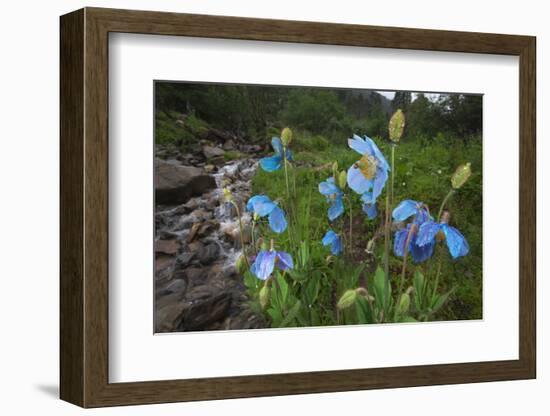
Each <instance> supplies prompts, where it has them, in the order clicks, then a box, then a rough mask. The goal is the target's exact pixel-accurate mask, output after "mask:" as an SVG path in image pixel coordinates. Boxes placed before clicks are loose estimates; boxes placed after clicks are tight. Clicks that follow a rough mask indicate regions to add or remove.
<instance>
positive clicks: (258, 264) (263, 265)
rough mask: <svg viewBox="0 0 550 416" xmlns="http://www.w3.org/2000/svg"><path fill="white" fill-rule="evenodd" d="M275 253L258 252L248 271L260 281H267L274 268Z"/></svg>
mask: <svg viewBox="0 0 550 416" xmlns="http://www.w3.org/2000/svg"><path fill="white" fill-rule="evenodd" d="M275 257H276V253H275V252H274V251H260V253H259V254H258V256H257V257H256V261H255V262H254V264H253V265H252V267H251V268H250V271H251V272H252V273H254V275H255V276H256V277H257V278H258V279H261V280H267V279H268V278H269V276H271V273H273V269H274V267H275Z"/></svg>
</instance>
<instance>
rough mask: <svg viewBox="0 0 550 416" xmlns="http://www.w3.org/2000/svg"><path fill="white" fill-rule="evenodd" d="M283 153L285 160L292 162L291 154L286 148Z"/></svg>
mask: <svg viewBox="0 0 550 416" xmlns="http://www.w3.org/2000/svg"><path fill="white" fill-rule="evenodd" d="M285 153H286V160H288V161H289V162H292V152H291V150H290V149H289V148H288V147H287V148H286V151H285Z"/></svg>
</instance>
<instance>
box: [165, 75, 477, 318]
mask: <svg viewBox="0 0 550 416" xmlns="http://www.w3.org/2000/svg"><path fill="white" fill-rule="evenodd" d="M481 103H482V101H481V97H480V96H474V95H461V94H441V95H424V94H415V95H413V94H411V93H410V92H398V93H397V94H396V95H395V97H394V99H393V100H389V99H387V98H385V97H384V96H383V95H380V94H378V93H376V92H373V91H365V90H340V89H317V88H301V87H300V88H288V87H262V86H238V85H210V84H184V83H157V84H156V113H155V121H156V124H155V126H156V135H155V139H156V142H157V143H159V144H170V145H174V146H177V147H179V148H181V149H182V150H187V149H189V148H191V147H192V146H193V145H194V144H195V143H196V142H197V141H198V140H199V139H202V138H204V136H205V134H206V132H207V131H208V129H209V128H216V129H220V130H225V131H230V132H232V133H233V134H236V135H237V136H238V137H240V138H241V139H243V140H245V141H246V142H247V143H260V144H262V145H267V144H268V143H269V141H270V139H271V137H272V136H279V135H280V132H281V129H282V128H283V127H285V126H290V127H291V128H292V129H293V132H294V134H293V141H292V143H291V145H290V148H291V149H292V152H293V157H294V160H293V162H292V163H290V164H289V165H288V170H289V178H290V181H289V182H287V179H288V178H287V177H286V176H285V170H284V169H280V170H277V171H275V172H269V173H268V172H265V171H263V170H261V169H259V170H258V172H257V174H256V175H255V177H254V178H253V183H252V187H253V193H254V194H266V195H268V196H269V197H270V198H271V199H273V200H277V201H278V202H279V203H280V205H281V206H282V207H283V208H284V210H285V211H286V213H287V217H288V220H289V228H290V229H291V230H292V232H291V233H290V232H284V233H282V234H276V233H274V232H273V231H271V229H270V228H269V227H268V226H267V224H265V222H262V223H259V224H258V225H257V227H256V229H255V231H256V233H257V236H258V241H257V243H258V244H257V247H255V248H254V249H253V250H254V252H256V251H257V250H258V249H259V247H260V246H261V245H262V244H263V245H264V247H265V246H266V245H267V246H268V245H269V244H270V241H271V240H272V239H273V240H274V241H276V249H277V250H283V251H288V252H290V253H292V255H293V258H294V263H295V264H296V265H297V267H295V270H293V271H289V272H285V273H281V272H275V273H274V276H273V279H269V281H272V282H271V283H270V284H269V285H264V283H263V282H262V281H261V280H258V279H257V278H256V277H255V276H254V275H253V274H252V273H250V272H245V273H244V282H245V284H246V286H247V287H248V289H249V294H250V296H251V299H252V305H253V307H254V308H256V309H257V310H258V312H262V313H264V314H266V316H267V318H268V319H269V320H270V322H271V325H272V326H300V325H329V324H334V323H358V322H359V323H365V322H379V321H380V316H372V311H376V313H377V314H379V312H380V311H381V310H384V309H387V307H388V305H384V302H385V301H387V299H388V298H391V299H392V300H391V301H390V302H394V301H393V299H399V301H395V303H394V304H392V305H391V306H392V308H393V309H392V311H395V314H396V315H395V317H394V318H395V319H396V320H399V319H401V320H409V319H411V320H412V317H413V316H414V317H415V319H417V320H428V319H429V320H448V319H479V318H481V316H482V296H481V294H482V139H481V125H482V124H481V108H482V106H481ZM397 109H402V110H403V112H404V113H405V116H406V127H405V130H404V133H403V136H402V137H401V140H400V141H399V144H398V145H396V147H395V169H394V175H395V177H394V187H393V208H394V207H395V206H396V205H397V203H399V201H402V200H404V199H414V200H417V201H421V202H423V203H424V204H426V205H427V206H428V207H429V209H430V212H431V213H432V215H434V216H435V214H436V213H437V210H438V208H439V206H440V204H441V202H442V200H443V199H444V198H445V196H446V195H447V193H448V192H449V189H450V178H451V176H452V174H453V172H454V171H455V169H456V167H457V166H459V165H461V164H464V163H466V162H470V163H471V169H472V172H473V173H472V176H471V177H470V178H469V180H468V181H467V182H466V184H465V185H464V186H463V187H462V188H461V189H460V191H459V192H455V193H454V194H453V195H452V197H451V198H450V199H449V201H448V203H447V205H446V209H447V210H448V211H449V212H450V215H451V222H452V224H453V226H455V227H457V228H458V229H459V230H461V232H462V233H463V234H464V236H465V237H466V239H467V240H468V243H469V245H470V252H469V254H468V255H467V256H465V257H461V258H459V259H458V260H452V259H451V257H450V256H449V255H448V252H446V251H444V250H436V252H435V254H434V256H433V261H429V262H425V263H420V264H415V263H413V262H410V263H409V265H408V268H407V273H406V281H405V288H406V289H407V288H409V287H410V288H411V289H410V291H409V290H407V292H406V293H401V292H400V290H399V279H400V273H401V267H402V258H398V257H395V256H394V255H393V252H392V254H391V255H390V256H389V258H388V262H389V269H390V275H391V278H390V283H389V285H387V286H386V285H385V284H384V280H385V278H384V276H385V273H384V271H383V269H384V261H383V260H384V252H385V251H384V230H383V227H384V216H385V200H386V192H387V191H388V186H386V187H385V189H384V191H383V192H382V194H381V195H380V197H379V198H378V201H377V208H378V216H377V217H376V218H375V219H373V220H369V219H367V217H366V216H365V215H364V214H363V212H362V210H361V204H360V202H359V195H356V194H353V193H350V194H349V196H348V197H349V198H350V199H351V202H353V204H349V203H348V202H349V201H347V202H346V203H345V206H346V212H345V214H344V215H343V216H342V217H341V218H339V219H338V222H337V227H340V228H343V227H348V224H349V223H350V219H351V223H352V226H353V230H354V231H353V236H354V237H353V242H352V246H353V247H352V249H351V250H349V251H348V252H347V253H346V254H345V255H344V256H333V255H331V254H330V251H329V250H328V248H327V247H325V246H323V245H322V243H321V239H322V238H323V235H324V234H325V232H326V231H327V228H328V227H329V221H328V219H327V209H328V206H329V205H328V204H327V201H326V197H325V196H323V195H321V194H320V193H319V191H318V186H319V183H320V182H321V181H325V180H326V179H327V178H328V177H329V176H331V175H332V174H333V164H334V162H337V164H338V166H339V167H340V168H339V170H347V169H348V167H349V166H351V165H352V164H353V163H355V162H356V161H357V160H358V159H359V156H358V154H357V153H355V152H354V151H353V150H351V149H350V148H349V147H348V146H347V139H348V138H349V137H351V136H352V135H353V134H359V135H361V136H362V135H368V136H369V137H371V138H372V139H374V141H375V142H376V144H377V145H378V147H379V148H380V150H381V152H382V153H383V154H384V155H385V157H386V159H387V160H388V161H389V160H390V155H391V147H390V146H391V144H390V142H389V140H388V139H389V137H388V122H389V119H390V116H391V114H393V112H394V111H395V110H397ZM182 114H185V115H186V116H183V117H182ZM240 157H242V155H241V154H240V153H239V152H237V151H231V152H226V154H225V160H233V159H238V158H240ZM287 184H288V186H289V187H290V188H291V189H292V190H294V189H296V191H294V192H293V195H294V196H293V197H292V198H287V197H286V196H285V195H288V188H287ZM350 205H352V206H353V207H354V208H353V210H352V211H351V212H350V211H349V207H350ZM350 214H351V218H350ZM333 225H334V224H333ZM394 231H395V230H393V231H392V236H393V233H394ZM373 236H376V238H373ZM349 243H350V242H349V241H346V244H349ZM350 253H351V254H350ZM439 259H441V260H439ZM439 262H441V266H440V267H441V268H440V273H439V274H440V277H439V278H436V275H437V274H438V263H439ZM436 280H437V287H434V286H435V282H436ZM354 288H358V289H357V290H356V289H354ZM361 288H363V290H365V291H366V292H365V293H368V295H365V294H364V293H363V292H362V291H361V290H359V289H361ZM435 289H438V293H439V294H438V295H437V296H436V295H435V293H436V290H435ZM352 292H353V293H352ZM432 293H433V294H434V295H433V296H431V294H432ZM389 294H391V296H389ZM428 294H429V295H428ZM338 302H343V304H342V305H347V304H348V303H349V302H352V303H353V305H354V306H353V308H347V307H346V308H341V309H342V311H341V313H337V312H335V311H336V310H339V308H337V304H338ZM369 302H373V303H374V304H372V305H370V304H368V305H367V303H369ZM380 302H382V303H380ZM310 305H314V306H311V307H310ZM400 311H401V312H400ZM406 311H407V312H406ZM400 314H401V315H400ZM398 316H401V318H399V319H397V317H398ZM387 320H389V318H387V317H386V318H385V321H387ZM382 321H384V318H382Z"/></svg>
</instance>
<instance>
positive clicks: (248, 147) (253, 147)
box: [241, 144, 263, 153]
mask: <svg viewBox="0 0 550 416" xmlns="http://www.w3.org/2000/svg"><path fill="white" fill-rule="evenodd" d="M262 150H263V148H262V146H260V145H257V144H244V145H242V146H241V151H243V152H245V153H259V152H261V151H262Z"/></svg>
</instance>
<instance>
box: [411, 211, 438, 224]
mask: <svg viewBox="0 0 550 416" xmlns="http://www.w3.org/2000/svg"><path fill="white" fill-rule="evenodd" d="M426 221H433V217H432V216H431V215H430V214H429V213H428V210H427V209H426V208H424V207H422V208H420V209H419V210H418V211H417V213H416V216H415V217H414V223H415V224H418V225H422V224H424V223H425V222H426Z"/></svg>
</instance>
